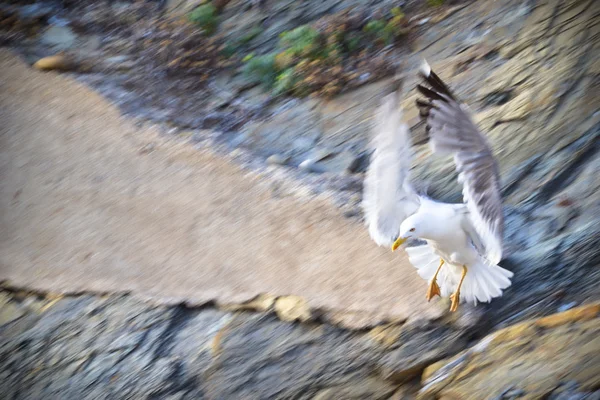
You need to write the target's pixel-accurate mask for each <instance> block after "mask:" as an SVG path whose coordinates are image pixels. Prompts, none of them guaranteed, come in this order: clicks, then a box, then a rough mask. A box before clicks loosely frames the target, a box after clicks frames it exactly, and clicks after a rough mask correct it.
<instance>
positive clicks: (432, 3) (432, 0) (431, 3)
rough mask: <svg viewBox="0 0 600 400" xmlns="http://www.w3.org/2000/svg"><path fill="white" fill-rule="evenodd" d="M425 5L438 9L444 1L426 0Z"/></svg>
mask: <svg viewBox="0 0 600 400" xmlns="http://www.w3.org/2000/svg"><path fill="white" fill-rule="evenodd" d="M427 4H429V6H431V7H439V6H442V5H444V0H427Z"/></svg>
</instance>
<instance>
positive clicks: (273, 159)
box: [267, 154, 290, 165]
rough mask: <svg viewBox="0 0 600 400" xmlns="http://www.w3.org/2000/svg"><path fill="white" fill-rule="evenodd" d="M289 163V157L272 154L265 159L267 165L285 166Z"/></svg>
mask: <svg viewBox="0 0 600 400" xmlns="http://www.w3.org/2000/svg"><path fill="white" fill-rule="evenodd" d="M289 162H290V157H288V156H284V155H282V154H273V155H271V156H269V157H268V158H267V164H269V165H287V164H288V163H289Z"/></svg>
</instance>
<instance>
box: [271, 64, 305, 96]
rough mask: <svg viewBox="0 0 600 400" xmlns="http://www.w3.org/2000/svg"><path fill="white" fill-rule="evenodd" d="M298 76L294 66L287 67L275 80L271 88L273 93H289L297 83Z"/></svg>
mask: <svg viewBox="0 0 600 400" xmlns="http://www.w3.org/2000/svg"><path fill="white" fill-rule="evenodd" d="M298 80H299V79H298V76H296V73H295V71H294V68H288V69H286V70H285V71H283V72H282V73H280V74H279V75H277V79H276V82H275V86H274V87H273V90H274V91H275V94H285V93H289V92H291V91H292V90H293V89H294V86H295V85H296V84H297V83H298Z"/></svg>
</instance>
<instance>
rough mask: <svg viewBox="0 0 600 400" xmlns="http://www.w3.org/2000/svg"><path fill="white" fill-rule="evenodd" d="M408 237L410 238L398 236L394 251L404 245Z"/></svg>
mask: <svg viewBox="0 0 600 400" xmlns="http://www.w3.org/2000/svg"><path fill="white" fill-rule="evenodd" d="M407 239H408V238H398V239H396V241H395V242H394V244H393V245H392V251H396V249H398V247H400V246H402V245H403V244H404V242H406V240H407Z"/></svg>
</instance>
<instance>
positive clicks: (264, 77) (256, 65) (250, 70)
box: [244, 53, 278, 89]
mask: <svg viewBox="0 0 600 400" xmlns="http://www.w3.org/2000/svg"><path fill="white" fill-rule="evenodd" d="M244 61H245V62H246V65H244V74H245V75H246V76H247V77H248V79H250V80H251V81H252V82H256V83H260V84H262V85H263V86H264V87H265V88H267V89H270V88H272V87H273V84H274V83H275V81H276V79H277V73H278V69H277V66H276V64H275V53H269V54H265V55H262V56H255V57H250V58H249V59H248V56H246V57H244Z"/></svg>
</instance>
